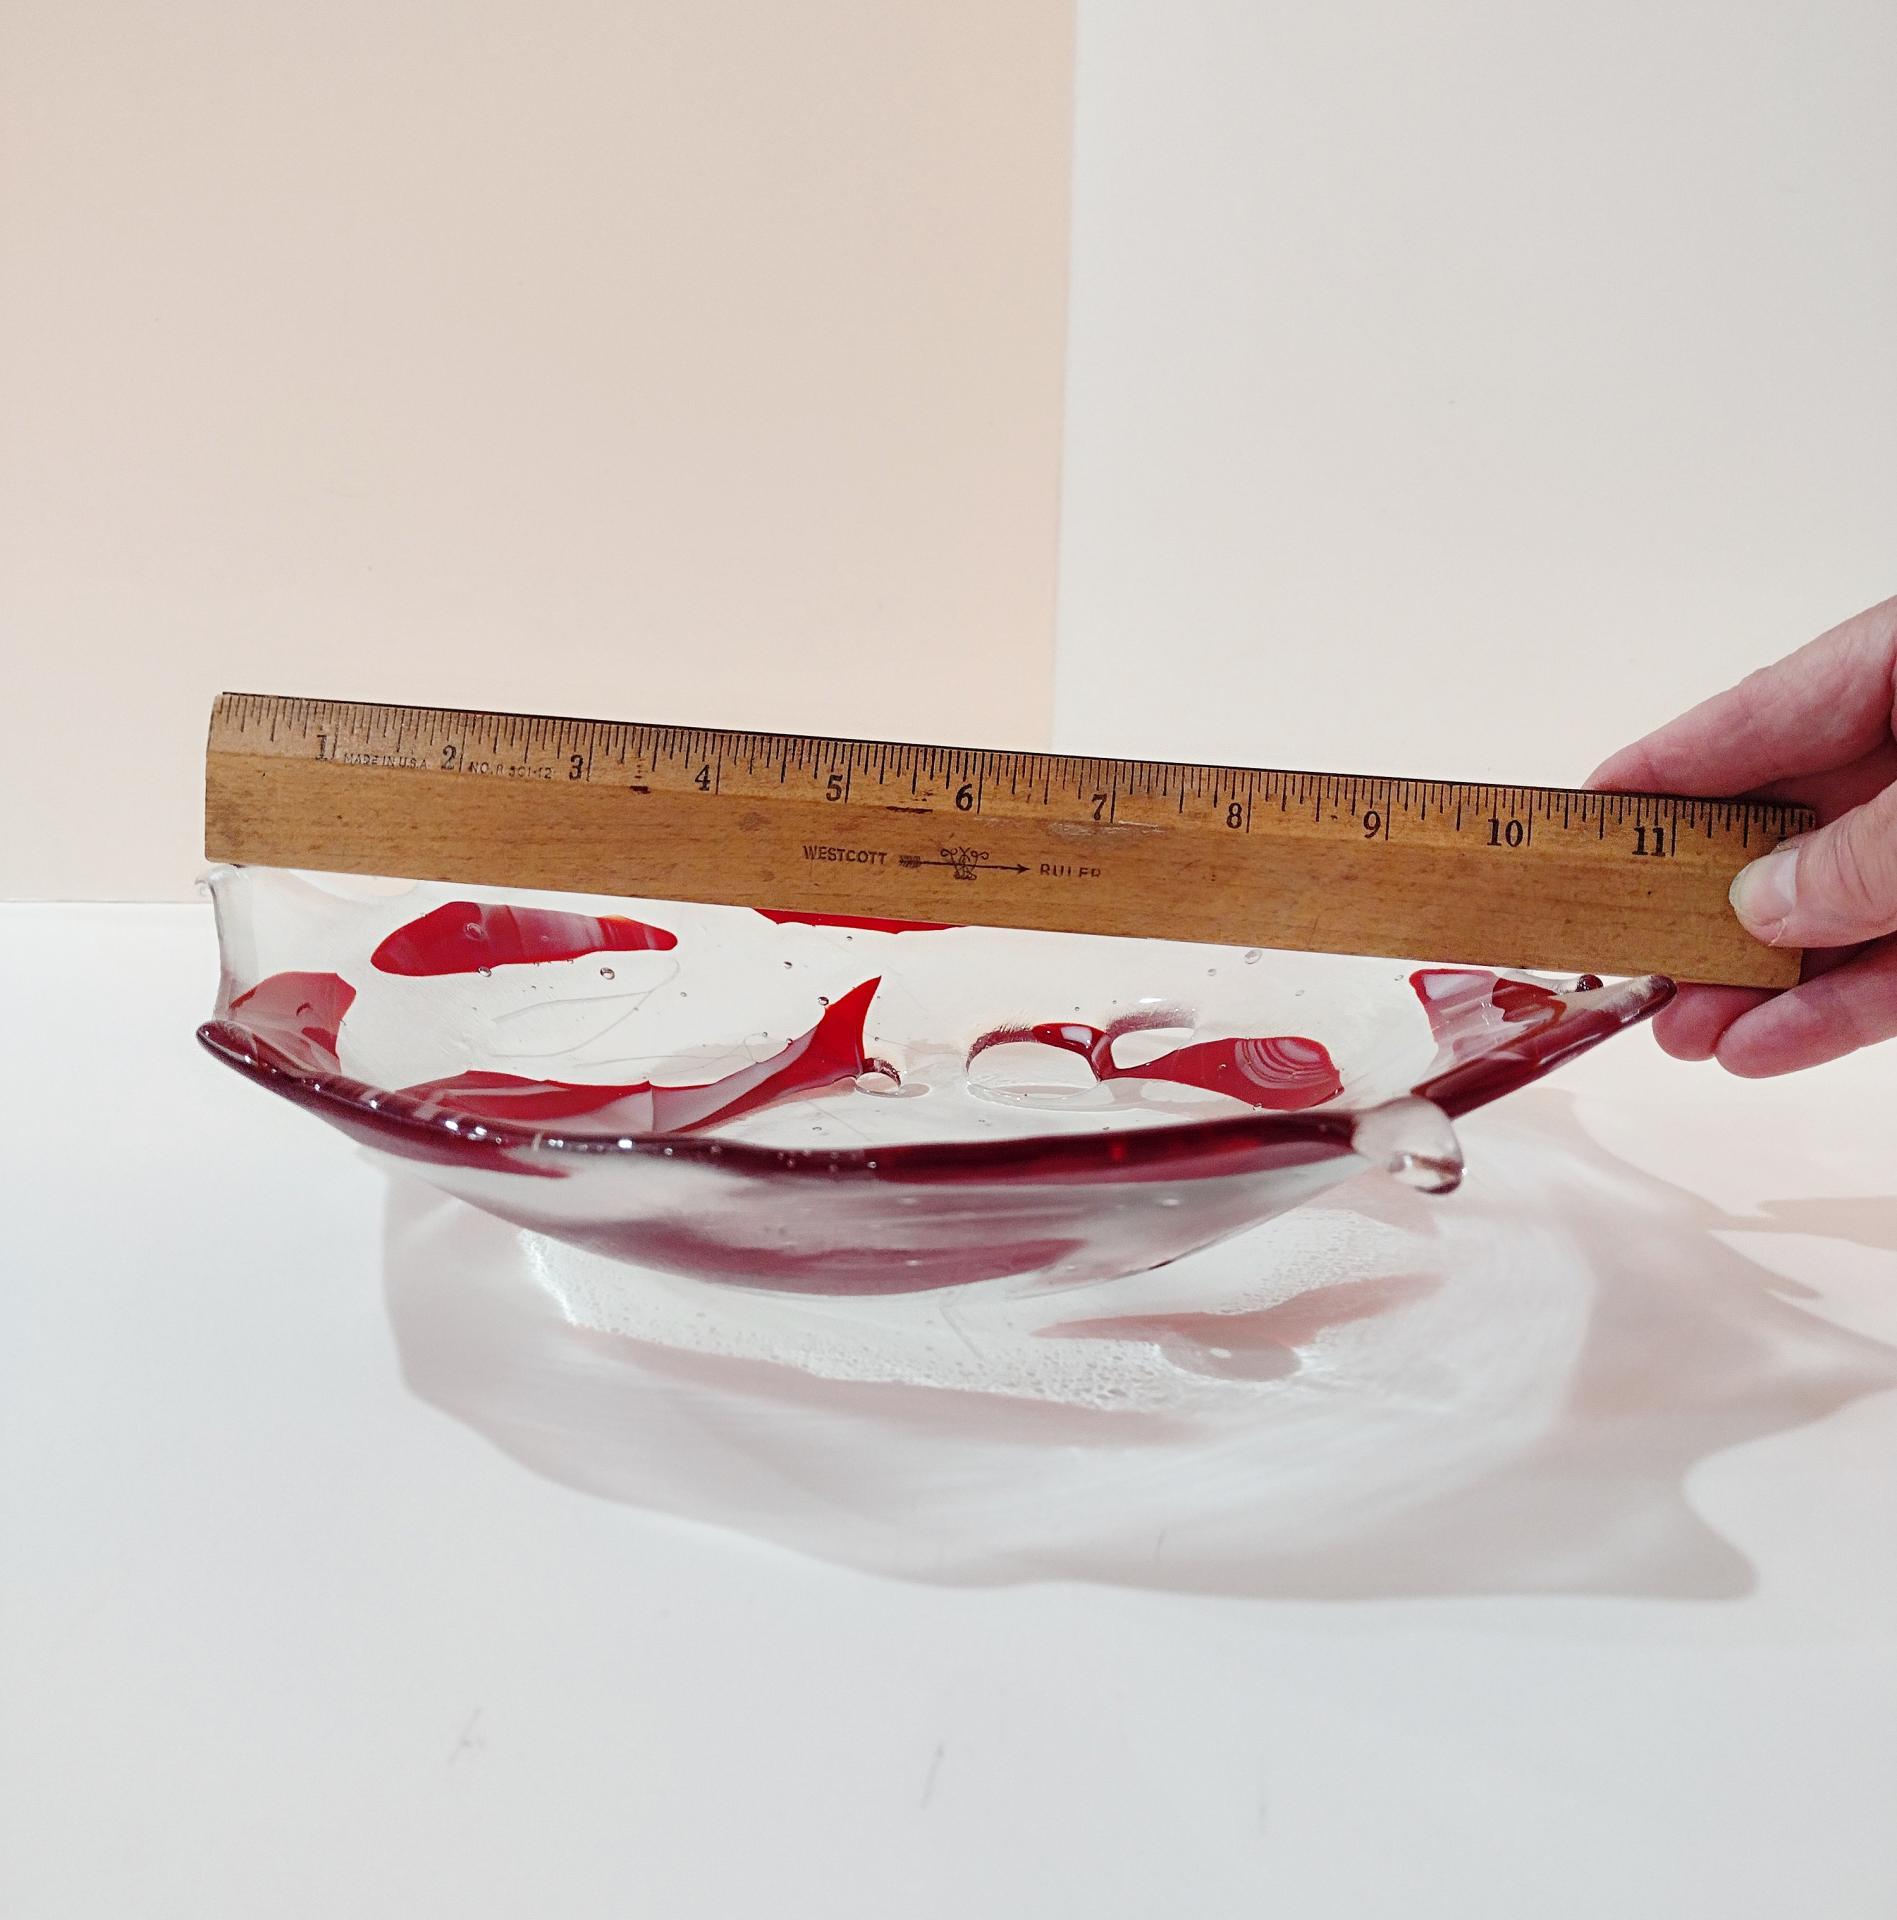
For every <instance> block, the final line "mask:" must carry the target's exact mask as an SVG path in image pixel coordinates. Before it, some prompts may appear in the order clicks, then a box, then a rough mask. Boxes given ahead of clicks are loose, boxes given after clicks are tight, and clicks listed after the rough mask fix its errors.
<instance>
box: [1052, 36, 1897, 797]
mask: <svg viewBox="0 0 1897 1920" xmlns="http://www.w3.org/2000/svg"><path fill="white" fill-rule="evenodd" d="M1894 102H1897V7H1893V6H1891V5H1890V4H1889V0H1816V3H1815V4H1807V5H1799V6H1793V5H1790V4H1760V0H1740V3H1739V4H1731V3H1730V0H1721V3H1720V4H1707V3H1706V0H1695V3H1693V4H1669V5H1665V6H1653V5H1650V4H1632V3H1631V0H1609V3H1608V4H1604V5H1597V6H1591V7H1573V6H1565V5H1564V6H1556V5H1550V4H1545V3H1544V0H1536V3H1535V4H1528V5H1524V4H1520V3H1519V0H1493V3H1492V4H1480V3H1476V4H1472V3H1471V0H1432V3H1431V4H1412V5H1404V4H1397V3H1396V0H1336V4H1330V5H1326V6H1321V7H1295V6H1289V5H1281V4H1271V5H1260V4H1257V3H1256V0H1230V3H1228V4H1220V3H1219V0H1174V4H1171V5H1168V6H1163V7H1161V6H1153V5H1132V4H1125V3H1123V0H1082V4H1081V7H1080V25H1079V65H1078V81H1077V99H1076V121H1077V139H1076V158H1075V187H1074V190H1075V203H1076V211H1075V247H1074V260H1073V272H1072V281H1071V286H1070V296H1069V297H1070V302H1071V336H1070V359H1069V367H1068V411H1067V427H1066V446H1067V456H1066V474H1065V499H1064V507H1063V561H1062V609H1061V622H1060V676H1059V688H1058V695H1057V732H1058V736H1059V738H1060V740H1061V742H1062V744H1063V745H1064V746H1068V747H1072V748H1095V749H1099V750H1105V751H1120V752H1138V753H1141V754H1167V753H1176V754H1182V755H1198V754H1203V755H1207V756H1219V757H1224V758H1228V759H1235V760H1241V761H1245V760H1249V761H1252V762H1256V763H1262V764H1266V765H1291V766H1317V767H1328V768H1342V769H1351V770H1356V769H1364V770H1378V771H1385V772H1402V773H1415V774H1432V775H1445V774H1446V775H1467V776H1470V777H1476V778H1511V779H1521V780H1537V779H1538V780H1545V781H1550V782H1567V781H1572V780H1579V779H1580V778H1582V777H1583V776H1585V774H1586V773H1587V772H1588V770H1589V768H1590V767H1591V765H1592V764H1593V763H1594V761H1595V760H1597V759H1598V758H1600V757H1601V756H1602V755H1603V754H1604V753H1605V752H1606V751H1607V750H1608V749H1609V748H1611V747H1613V746H1615V745H1617V744H1618V743H1620V742H1621V741H1622V740H1623V739H1625V738H1628V737H1631V736H1632V735H1633V734H1634V733H1635V732H1636V731H1638V730H1640V729H1643V728H1644V727H1645V726H1646V725H1648V724H1649V723H1651V722H1654V721H1657V720H1659V719H1661V718H1663V717H1664V716H1665V715H1667V714H1668V713H1669V712H1670V711H1672V710H1673V709H1675V708H1677V707H1679V706H1681V705H1683V704H1685V703H1688V702H1690V701H1691V700H1693V699H1695V698H1697V697H1699V696H1700V695H1702V694H1704V693H1707V692H1710V691H1712V690H1713V689H1714V688H1715V687H1716V686H1717V685H1721V684H1723V683H1725V682H1726V681H1727V680H1729V679H1731V678H1733V677H1735V676H1736V675H1737V674H1739V673H1740V672H1741V671H1743V670H1744V669H1746V668H1748V667H1749V666H1751V665H1754V664H1756V663H1758V662H1760V661H1762V660H1764V659H1766V658H1768V657H1771V656H1772V655H1774V654H1776V653H1778V652H1780V651H1782V650H1784V649H1785V648H1786V647H1788V646H1789V645H1791V644H1793V643H1795V642H1798V641H1801V640H1804V639H1806V638H1808V637H1810V635H1811V634H1813V633H1815V632H1817V631H1818V630H1820V629H1821V628H1823V627H1825V626H1827V625H1829V624H1831V623H1832V622H1833V621H1834V620H1836V619H1839V618H1841V617H1843V616H1844V615H1846V614H1848V613H1851V612H1853V611H1855V610H1856V609H1857V608H1858V607H1860V606H1862V605H1865V604H1867V603H1869V602H1871V601H1874V600H1877V599H1881V598H1882V597H1883V596H1885V595H1886V594H1889V593H1891V592H1892V591H1893V590H1897V351H1893V341H1894V340H1897V110H1894V108H1893V103H1894Z"/></svg>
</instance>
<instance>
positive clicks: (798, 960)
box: [200, 868, 1672, 1294]
mask: <svg viewBox="0 0 1897 1920" xmlns="http://www.w3.org/2000/svg"><path fill="white" fill-rule="evenodd" d="M212 891H213V895H214V898H215V900H216V903H217V917H218V931H219V939H220V944H221V948H222V955H223V975H222V981H221V984H220V988H219V994H218V1003H217V1008H216V1012H215V1015H214V1017H213V1018H212V1019H211V1020H210V1021H209V1022H208V1023H207V1024H206V1025H205V1026H204V1027H203V1028H202V1029H201V1030H200V1038H201V1039H202V1040H203V1042H204V1044H205V1045H206V1046H207V1047H208V1048H209V1049H210V1050H211V1051H212V1053H214V1054H215V1055H216V1056H217V1057H218V1058H219V1059H221V1060H223V1061H225V1062H226V1063H227V1064H229V1065H230V1066H232V1067H235V1068H237V1069H238V1070H239V1071H241V1072H243V1073H245V1074H246V1075H248V1076H249V1077H250V1078H251V1079H253V1080H255V1081H256V1082H257V1083H258V1084H259V1085H262V1086H265V1087H267V1088H269V1089H270V1090H271V1091H272V1092H274V1093H278V1094H281V1095H283V1096H284V1097H286V1098H288V1099H291V1100H294V1101H296V1102H297V1103H299V1104H300V1105H302V1106H304V1107H306V1108H307V1109H308V1110H310V1111H311V1112H313V1113H316V1114H317V1115H319V1116H320V1117H321V1118H323V1119H325V1120H327V1121H328V1122H330V1124H332V1125H333V1126H335V1127H337V1128H339V1129H341V1130H342V1131H343V1132H344V1133H347V1134H349V1135H350V1136H351V1137H353V1138H354V1139H356V1140H358V1141H360V1142H362V1143H363V1144H364V1145H366V1146H368V1147H370V1148H371V1149H373V1150H374V1151H375V1152H377V1153H379V1154H382V1155H385V1156H387V1157H389V1158H391V1159H392V1160H394V1161H396V1162H398V1163H400V1164H402V1165H404V1166H407V1167H408V1168H410V1169H411V1170H413V1171H415V1172H417V1173H419V1174H421V1175H422V1176H423V1177H424V1178H426V1179H428V1180H430V1181H432V1182H433V1183H434V1184H435V1185H437V1186H439V1187H441V1188H442V1189H444V1190H445V1191H446V1192H448V1193H451V1194H454V1195H456V1196H458V1197H460V1198H462V1199H464V1200H468V1201H470V1202H472V1203H473V1204H475V1205H476V1206H479V1207H482V1208H485V1209H486V1210H487V1211H489V1212H491V1213H495V1214H498V1215H500V1216H501V1217H502V1218H503V1219H506V1220H509V1221H511V1222H513V1223H515V1224H516V1225H519V1226H522V1227H525V1228H529V1229H531V1230H533V1231H536V1232H540V1233H545V1234H550V1235H553V1236H555V1237H557V1238H559V1239H561V1240H565V1241H569V1242H571V1243H573V1244H574V1245H576V1246H580V1247H583V1248H587V1249H589V1250H591V1251H594V1252H601V1253H606V1254H610V1255H613V1256H615V1257H617V1258H620V1259H624V1260H627V1261H631V1262H635V1263H637V1264H640V1265H643V1266H647V1267H653V1268H660V1269H665V1270H668V1271H671V1272H675V1273H681V1274H688V1275H692V1276H695V1277H698V1278H701V1279H707V1280H717V1281H724V1282H729V1283H735V1284H739V1285H746V1286H753V1287H767V1288H774V1289H782V1290H789V1291H797V1292H816V1293H832V1294H854V1293H883V1292H903V1291H913V1290H917V1289H922V1288H929V1287H940V1286H953V1285H960V1284H965V1283H969V1282H974V1281H990V1282H993V1281H1016V1282H1032V1283H1034V1284H1037V1285H1044V1284H1047V1283H1050V1282H1052V1283H1063V1284H1065V1283H1077V1282H1084V1281H1090V1280H1102V1279H1111V1278H1117V1277H1120V1276H1122V1275H1126V1274H1130V1273H1136V1272H1140V1271H1143V1270H1145V1269H1147V1268H1150V1267H1155V1266H1159V1265H1162V1264H1164V1263H1165V1262H1167V1261H1169V1260H1174V1259H1177V1258H1178V1257H1179V1256H1181V1255H1182V1254H1185V1253H1189V1252H1192V1251H1194V1250H1195V1249H1198V1248H1201V1247H1206V1246H1210V1245H1212V1244H1213V1243H1215V1242H1217V1241H1219V1240H1223V1239H1225V1238H1227V1237H1228V1236H1230V1235H1232V1234H1234V1233H1237V1232H1239V1231H1241V1230H1242V1229H1244V1228H1246V1227H1249V1226H1252V1225H1254V1224H1256V1223H1257V1222H1259V1221H1262V1220H1266V1219H1269V1218H1270V1217H1272V1216H1273V1215H1275V1214H1279V1213H1282V1212H1284V1211H1285V1210H1286V1209H1287V1208H1289V1207H1292V1206H1295V1205H1296V1204H1297V1203H1298V1202H1299V1201H1301V1200H1304V1199H1307V1198H1309V1197H1310V1196H1312V1195H1313V1194H1316V1193H1318V1192H1321V1191H1322V1190H1324V1189H1325V1188H1327V1187H1330V1186H1333V1185H1335V1184H1336V1183H1337V1182H1339V1181H1341V1180H1344V1179H1346V1178H1348V1177H1349V1176H1350V1175H1352V1174H1355V1173H1358V1172H1361V1171H1363V1170H1364V1168H1365V1167H1366V1165H1368V1166H1373V1167H1378V1168H1382V1169H1384V1170H1386V1171H1387V1172H1389V1173H1391V1174H1393V1175H1395V1176H1396V1177H1399V1178H1402V1179H1404V1180H1406V1181H1407V1182H1409V1183H1410V1184H1412V1185H1415V1186H1420V1187H1423V1188H1425V1189H1427V1190H1431V1191H1447V1190H1448V1189H1450V1188H1452V1187H1454V1186H1455V1185H1456V1184H1457V1182H1458V1180H1459V1179H1460V1177H1461V1172H1462V1157H1461V1151H1460V1148H1459V1146H1458V1144H1457V1141H1456V1137H1455V1132H1454V1129H1453V1126H1452V1124H1451V1123H1452V1121H1453V1120H1454V1118H1455V1117H1456V1116H1458V1115H1460V1114H1462V1113H1465V1112H1467V1111H1469V1110H1470V1109H1471V1108H1474V1107H1477V1106H1480V1105H1483V1104H1484V1103H1486V1102H1487V1101H1489V1100H1492V1099H1495V1098H1497V1097H1498V1096H1499V1095H1501V1094H1505V1093H1507V1092H1509V1091H1511V1090H1512V1089H1513V1088H1515V1087H1519V1086H1522V1085H1524V1084H1526V1083H1527V1082H1529V1081H1531V1080H1534V1079H1537V1078H1539V1077H1540V1076H1541V1075H1542V1074H1544V1073H1546V1072H1548V1071H1549V1070H1550V1069H1551V1068H1553V1067H1555V1066H1557V1065H1558V1064H1559V1063H1560V1062H1561V1061H1563V1060H1565V1059H1568V1058H1570V1057H1572V1056H1573V1055H1575V1054H1577V1053H1580V1052H1583V1051H1585V1050H1586V1049H1587V1048H1589V1047H1592V1046H1594V1045H1596V1044H1598V1043H1599V1042H1600V1041H1601V1040H1604V1039H1606V1038H1607V1037H1609V1036H1610V1035H1611V1034H1613V1033H1616V1032H1619V1031H1620V1030H1622V1029H1623V1028H1625V1027H1627V1026H1629V1025H1631V1024H1633V1023H1634V1022H1636V1021H1638V1020H1641V1019H1643V1018H1645V1017H1646V1016H1647V1015H1649V1014H1651V1013H1652V1012H1654V1011H1655V1010H1656V1009H1657V1008H1658V1007H1660V1006H1661V1005H1663V1004H1664V1003H1665V1001H1666V999H1667V998H1668V996H1669V995H1670V994H1671V992H1672V987H1671V984H1670V983H1669V982H1668V981H1666V980H1663V979H1660V978H1658V977H1654V976H1649V977H1646V978H1643V979H1637V980H1626V981H1619V982H1615V983H1613V984H1609V985H1603V984H1602V983H1600V982H1599V981H1595V980H1582V981H1565V982H1564V981H1555V980H1549V979H1544V978H1540V977H1537V976H1534V975H1529V974H1520V973H1506V974H1503V973H1494V972H1490V971H1487V970H1480V969H1473V968H1449V967H1426V968H1416V967H1409V966H1401V965H1397V964H1394V963H1392V962H1388V961H1378V960H1364V959H1352V958H1341V957H1337V956H1329V955H1306V954H1291V953H1279V952H1262V951H1258V950H1253V951H1249V952H1241V951H1237V950H1233V949H1228V948H1219V947H1200V946H1186V945H1180V944H1177V943H1173V942H1166V941H1149V940H1110V939H1098V938H1090V937H1084V936H1075V935H1065V934H1048V933H1023V932H1009V931H997V930H994V929H988V928H977V927H947V928H940V927H914V926H901V925H897V924H893V923H887V922H839V921H824V920H819V921H812V920H810V919H808V918H806V917H798V916H787V915H766V914H760V913H754V912H751V911H749V910H748V909H742V908H733V907H714V906H684V905H679V904H677V903H673V902H663V901H641V900H618V899H615V900H608V899H600V898H594V897H588V896H568V895H550V894H534V893H526V892H521V891H518V890H509V889H497V888H481V889H478V890H477V889H470V888H466V887H455V886H447V885H437V884H423V883H408V882H394V881H373V880H354V879H349V878H343V877H338V876H334V875H300V874H292V873H284V872H279V871H275V870H271V869H264V868H222V869H219V870H218V871H216V872H215V873H214V874H213V875H212Z"/></svg>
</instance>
